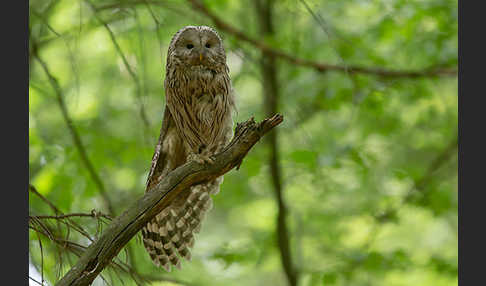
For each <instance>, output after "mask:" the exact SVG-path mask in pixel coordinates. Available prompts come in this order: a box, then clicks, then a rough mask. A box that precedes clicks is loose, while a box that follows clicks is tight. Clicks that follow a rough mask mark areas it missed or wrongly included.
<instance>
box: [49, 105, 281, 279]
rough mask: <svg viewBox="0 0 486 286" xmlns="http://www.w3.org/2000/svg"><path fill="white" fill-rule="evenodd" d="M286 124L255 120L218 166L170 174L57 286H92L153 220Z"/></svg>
mask: <svg viewBox="0 0 486 286" xmlns="http://www.w3.org/2000/svg"><path fill="white" fill-rule="evenodd" d="M282 121H283V117H282V116H281V115H279V114H277V115H274V116H273V117H271V118H268V119H265V120H263V121H262V122H260V123H258V124H257V123H256V122H255V121H254V120H253V118H252V119H250V120H248V121H246V122H244V123H240V124H238V125H237V126H236V130H235V136H234V138H233V140H232V141H231V142H230V143H229V144H228V146H226V148H225V149H224V150H223V151H222V152H221V153H219V154H217V155H215V156H214V164H211V165H204V164H198V163H196V162H193V161H191V162H189V163H186V164H184V165H182V166H181V167H179V168H177V169H175V170H174V171H172V172H170V174H169V175H168V176H167V177H165V178H164V179H163V180H162V181H161V182H160V183H159V184H158V185H157V186H155V187H154V188H153V189H152V190H150V191H149V192H147V193H145V195H144V196H143V197H141V198H140V199H139V200H137V201H136V202H134V203H133V204H132V205H131V206H129V207H128V208H127V209H126V210H125V211H124V212H123V213H122V214H121V215H120V216H118V217H116V218H115V219H114V220H113V221H112V222H111V223H110V224H109V225H108V226H107V228H106V229H105V230H104V231H103V233H102V235H101V236H100V238H99V239H97V240H96V241H94V242H93V243H92V244H91V245H90V246H89V247H88V248H87V249H86V251H85V252H84V253H83V255H82V256H81V257H80V258H79V260H78V262H77V263H76V265H75V266H73V267H72V268H71V269H70V270H69V272H68V273H66V275H65V276H64V277H63V278H62V279H61V280H59V281H58V283H57V284H56V285H58V286H64V285H72V286H74V285H89V284H91V283H92V282H93V280H94V279H95V278H96V276H98V274H99V273H100V272H101V271H102V270H103V269H104V268H105V267H106V266H107V265H108V264H109V263H110V261H111V260H112V259H113V257H115V256H116V255H117V254H118V253H119V252H120V250H121V249H122V248H123V247H124V246H125V244H127V243H128V241H129V240H130V239H131V238H132V237H133V236H135V234H136V233H137V232H138V231H139V230H140V229H142V227H143V226H144V225H146V224H147V222H148V221H150V220H151V219H152V218H154V217H155V216H156V215H157V214H158V213H159V212H160V211H162V210H163V209H164V208H165V207H167V206H168V205H169V204H170V203H171V202H172V201H173V200H174V198H175V197H177V196H178V195H179V194H180V193H181V192H182V191H184V190H188V189H189V187H190V186H193V185H196V184H200V183H204V182H207V181H211V180H213V179H215V178H217V177H219V176H221V175H223V174H225V173H226V172H228V171H230V170H231V169H233V168H234V167H237V166H239V165H240V164H241V162H242V160H243V158H244V157H245V156H246V154H247V153H248V151H249V150H250V149H251V148H252V147H253V146H254V145H255V144H256V143H257V142H258V141H259V140H260V138H261V137H262V136H263V135H265V134H266V133H267V132H268V131H270V130H272V129H273V128H274V127H275V126H277V125H279V124H280V123H281V122H282Z"/></svg>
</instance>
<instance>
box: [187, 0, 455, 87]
mask: <svg viewBox="0 0 486 286" xmlns="http://www.w3.org/2000/svg"><path fill="white" fill-rule="evenodd" d="M188 1H189V2H190V3H191V4H192V7H193V9H194V10H196V11H198V12H200V13H202V14H204V15H206V16H207V17H208V18H209V19H211V21H213V23H214V25H215V26H216V27H217V28H218V29H220V30H222V31H225V32H227V33H229V34H232V35H234V36H235V37H236V38H238V39H240V40H242V41H245V42H247V43H250V44H251V45H253V46H254V47H255V48H257V49H259V50H261V51H262V52H263V53H265V54H267V55H274V56H276V57H279V58H281V59H283V60H285V61H287V62H290V63H293V64H295V65H300V66H304V67H309V68H313V69H315V70H316V71H318V72H327V71H339V72H346V73H349V74H357V73H359V74H369V75H375V76H381V77H388V78H420V77H455V76H457V69H449V68H437V67H431V68H427V69H423V70H410V71H406V70H390V69H385V68H380V67H363V66H351V65H346V66H344V65H335V64H327V63H320V62H314V61H310V60H306V59H302V58H299V57H295V56H293V55H290V54H288V53H286V52H284V51H281V50H277V49H274V48H272V47H270V46H269V45H267V44H266V43H264V42H261V41H258V40H256V39H254V38H252V37H250V36H248V35H247V34H245V33H244V32H243V31H241V30H239V29H237V28H235V27H233V26H231V25H230V24H228V23H226V22H225V21H223V20H221V18H219V17H218V16H216V14H214V13H212V12H211V11H209V9H208V8H207V7H206V6H205V5H204V4H203V3H202V2H201V1H200V0H188Z"/></svg>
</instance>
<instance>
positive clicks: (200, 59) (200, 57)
mask: <svg viewBox="0 0 486 286" xmlns="http://www.w3.org/2000/svg"><path fill="white" fill-rule="evenodd" d="M202 60H203V55H202V53H200V54H199V61H200V62H202Z"/></svg>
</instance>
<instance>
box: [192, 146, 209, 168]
mask: <svg viewBox="0 0 486 286" xmlns="http://www.w3.org/2000/svg"><path fill="white" fill-rule="evenodd" d="M211 157H212V156H211V154H210V153H209V151H208V149H207V148H200V152H199V153H191V154H189V157H188V158H187V159H188V160H189V161H196V162H197V163H199V164H204V163H209V164H213V163H214V159H213V158H211Z"/></svg>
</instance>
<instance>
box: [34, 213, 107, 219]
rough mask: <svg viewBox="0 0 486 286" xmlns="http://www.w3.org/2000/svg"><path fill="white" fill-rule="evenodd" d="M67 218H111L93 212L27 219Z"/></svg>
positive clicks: (38, 216) (37, 216) (39, 216)
mask: <svg viewBox="0 0 486 286" xmlns="http://www.w3.org/2000/svg"><path fill="white" fill-rule="evenodd" d="M68 217H92V218H98V217H104V218H106V219H109V220H111V216H109V215H107V214H104V213H100V212H96V211H93V212H91V213H69V214H63V215H57V216H54V215H36V216H30V215H29V219H32V218H36V219H64V218H68Z"/></svg>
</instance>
